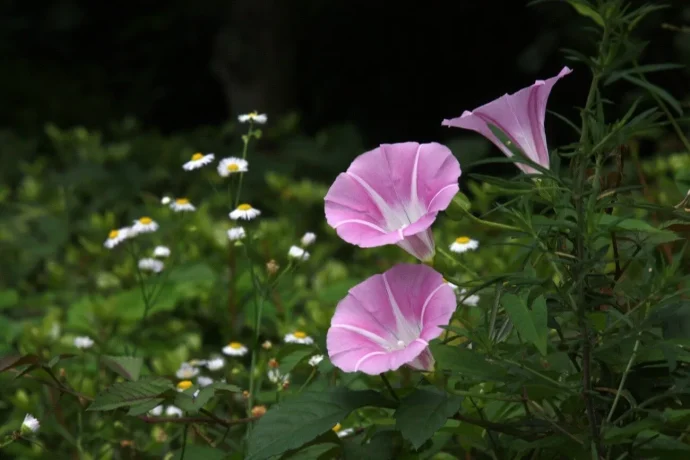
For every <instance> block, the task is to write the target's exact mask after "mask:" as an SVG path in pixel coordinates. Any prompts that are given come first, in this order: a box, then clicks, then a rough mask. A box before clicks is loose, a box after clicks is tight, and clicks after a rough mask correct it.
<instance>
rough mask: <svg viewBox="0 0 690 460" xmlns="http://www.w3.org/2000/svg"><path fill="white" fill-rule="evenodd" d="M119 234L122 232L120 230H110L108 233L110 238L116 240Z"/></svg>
mask: <svg viewBox="0 0 690 460" xmlns="http://www.w3.org/2000/svg"><path fill="white" fill-rule="evenodd" d="M119 234H120V232H119V231H118V230H110V233H108V238H109V239H111V240H114V239H115V238H117V235H119Z"/></svg>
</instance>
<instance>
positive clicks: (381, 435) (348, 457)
mask: <svg viewBox="0 0 690 460" xmlns="http://www.w3.org/2000/svg"><path fill="white" fill-rule="evenodd" d="M397 440H398V436H397V433H396V432H395V431H392V430H386V431H379V432H378V433H376V434H375V435H374V436H372V437H371V439H370V440H369V441H367V442H366V443H365V444H358V443H356V442H354V441H346V442H345V443H344V445H343V458H344V459H345V460H362V459H367V460H374V459H375V460H391V459H393V458H394V457H393V456H394V449H395V444H396V441H397ZM415 458H416V457H415Z"/></svg>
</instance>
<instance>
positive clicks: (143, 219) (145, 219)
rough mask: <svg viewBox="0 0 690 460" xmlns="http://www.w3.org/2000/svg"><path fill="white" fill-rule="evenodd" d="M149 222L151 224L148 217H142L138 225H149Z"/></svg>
mask: <svg viewBox="0 0 690 460" xmlns="http://www.w3.org/2000/svg"><path fill="white" fill-rule="evenodd" d="M151 222H153V219H151V218H150V217H142V218H141V219H139V223H140V224H144V225H149V224H150V223H151Z"/></svg>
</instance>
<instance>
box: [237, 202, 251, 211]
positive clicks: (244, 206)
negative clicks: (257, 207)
mask: <svg viewBox="0 0 690 460" xmlns="http://www.w3.org/2000/svg"><path fill="white" fill-rule="evenodd" d="M237 209H238V210H240V211H249V210H250V209H252V205H251V204H247V203H244V204H241V205H239V206H238V207H237Z"/></svg>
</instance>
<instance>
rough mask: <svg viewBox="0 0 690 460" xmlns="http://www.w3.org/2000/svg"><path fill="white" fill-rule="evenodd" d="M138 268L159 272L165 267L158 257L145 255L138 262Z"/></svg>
mask: <svg viewBox="0 0 690 460" xmlns="http://www.w3.org/2000/svg"><path fill="white" fill-rule="evenodd" d="M138 266H139V270H144V271H149V272H154V273H160V272H162V271H163V269H164V268H165V264H164V263H163V262H161V261H160V260H158V259H153V258H151V257H146V258H144V259H140V260H139V262H138Z"/></svg>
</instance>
